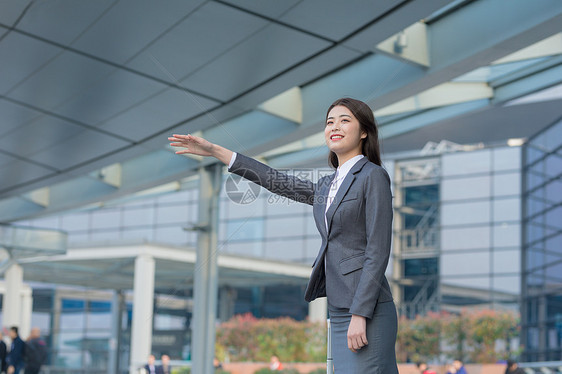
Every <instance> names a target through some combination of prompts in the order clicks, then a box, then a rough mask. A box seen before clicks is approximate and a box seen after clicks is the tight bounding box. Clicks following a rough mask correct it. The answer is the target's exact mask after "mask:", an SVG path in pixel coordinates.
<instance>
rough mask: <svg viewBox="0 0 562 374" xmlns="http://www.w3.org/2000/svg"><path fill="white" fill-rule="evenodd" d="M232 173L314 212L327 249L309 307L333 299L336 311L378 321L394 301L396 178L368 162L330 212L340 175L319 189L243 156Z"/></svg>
mask: <svg viewBox="0 0 562 374" xmlns="http://www.w3.org/2000/svg"><path fill="white" fill-rule="evenodd" d="M229 171H230V172H233V173H235V174H238V175H240V176H242V177H244V178H246V179H248V180H250V181H252V182H254V183H257V184H259V185H260V186H262V187H264V188H266V189H268V190H269V191H271V192H273V193H275V194H278V195H281V196H284V197H287V198H290V199H292V200H295V201H298V202H302V203H306V204H310V205H312V206H313V214H314V220H315V222H316V227H317V228H318V231H319V232H320V237H321V238H322V245H321V247H320V251H319V253H318V256H317V257H316V260H315V261H314V264H313V265H312V267H313V269H312V274H311V276H310V280H309V283H308V286H307V289H306V292H305V299H306V301H312V300H314V299H316V298H318V297H323V296H327V297H328V302H329V304H330V305H331V306H333V307H336V308H345V309H349V312H350V313H351V314H357V315H361V316H364V317H367V318H372V316H373V313H374V310H375V307H376V305H377V303H378V302H381V303H382V302H387V301H392V294H391V292H390V287H389V284H388V281H387V279H386V277H385V275H384V272H385V270H386V267H387V265H388V259H389V256H390V242H391V236H392V195H391V192H390V178H389V177H388V174H387V173H386V171H385V170H384V169H383V168H382V167H380V166H378V165H375V164H373V163H372V162H369V161H368V160H367V158H366V157H363V158H362V159H361V160H359V161H358V162H357V163H356V164H355V165H354V166H353V167H352V168H351V170H350V172H349V173H348V174H347V176H346V177H345V179H344V180H343V183H342V184H341V186H340V188H339V189H338V192H337V194H336V196H335V199H334V201H333V202H332V204H331V205H330V208H329V209H328V211H327V212H326V199H327V196H328V192H329V188H330V183H331V182H332V179H333V178H334V174H332V175H328V176H325V177H322V178H321V179H320V180H319V181H318V183H316V184H314V183H312V182H311V181H307V180H302V179H298V178H296V177H294V176H291V175H287V174H284V173H281V172H279V171H277V170H275V169H273V168H271V167H269V166H267V165H265V164H262V163H260V162H258V161H256V160H254V159H252V158H249V157H246V156H244V155H241V154H237V156H236V159H235V161H234V163H233V165H232V166H231V167H230V168H229ZM325 212H326V213H325ZM325 218H326V220H327V223H328V225H327V226H328V228H327V229H326V221H325Z"/></svg>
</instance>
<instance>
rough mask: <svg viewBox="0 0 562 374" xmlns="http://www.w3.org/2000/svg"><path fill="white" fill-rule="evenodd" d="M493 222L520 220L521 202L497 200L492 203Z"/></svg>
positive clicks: (517, 200) (516, 200)
mask: <svg viewBox="0 0 562 374" xmlns="http://www.w3.org/2000/svg"><path fill="white" fill-rule="evenodd" d="M492 204H493V205H492V206H493V212H494V222H501V221H519V220H521V201H520V200H519V199H498V200H494V201H493V203H492Z"/></svg>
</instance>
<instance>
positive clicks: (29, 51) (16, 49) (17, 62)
mask: <svg viewBox="0 0 562 374" xmlns="http://www.w3.org/2000/svg"><path fill="white" fill-rule="evenodd" d="M60 52H61V49H60V48H57V47H53V46H52V45H50V44H46V43H43V42H40V41H37V40H35V39H33V38H29V37H27V36H23V35H21V34H18V33H16V32H11V33H10V34H9V35H7V36H6V37H5V38H4V39H2V40H1V41H0V65H1V66H2V79H0V92H2V93H3V94H5V93H7V92H8V91H9V90H10V89H11V88H12V87H14V86H15V85H16V84H18V83H19V82H20V81H22V80H23V79H25V78H26V77H28V76H29V75H30V74H32V73H33V72H34V71H35V70H36V69H38V68H39V67H41V66H42V65H43V64H45V63H46V62H47V61H49V59H51V58H53V57H54V56H55V55H56V54H57V53H60Z"/></svg>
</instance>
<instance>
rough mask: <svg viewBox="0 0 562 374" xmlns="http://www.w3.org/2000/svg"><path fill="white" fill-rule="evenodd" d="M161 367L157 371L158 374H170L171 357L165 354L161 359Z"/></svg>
mask: <svg viewBox="0 0 562 374" xmlns="http://www.w3.org/2000/svg"><path fill="white" fill-rule="evenodd" d="M160 361H161V363H162V364H161V365H160V366H158V368H157V369H156V374H170V373H171V372H172V367H171V366H170V356H168V355H166V354H164V355H162V356H161V357H160Z"/></svg>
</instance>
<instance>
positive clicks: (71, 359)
mask: <svg viewBox="0 0 562 374" xmlns="http://www.w3.org/2000/svg"><path fill="white" fill-rule="evenodd" d="M54 355H55V359H54V361H55V362H54V364H52V365H53V366H58V367H64V368H76V369H81V368H82V352H81V351H74V352H72V351H67V350H64V351H63V350H59V351H57V352H54Z"/></svg>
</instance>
